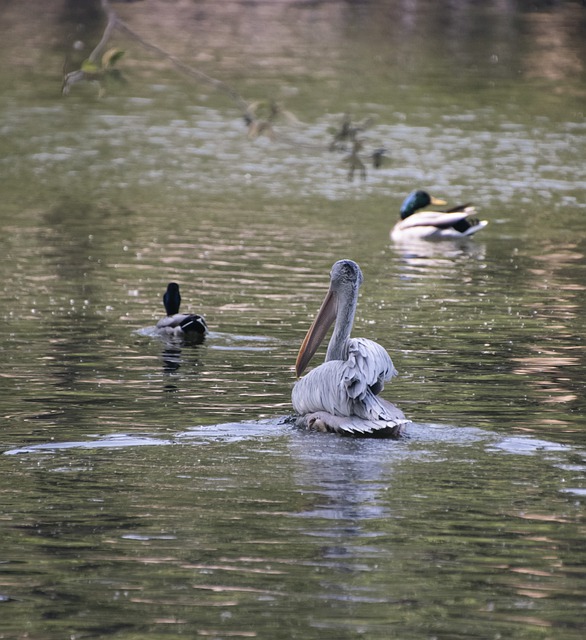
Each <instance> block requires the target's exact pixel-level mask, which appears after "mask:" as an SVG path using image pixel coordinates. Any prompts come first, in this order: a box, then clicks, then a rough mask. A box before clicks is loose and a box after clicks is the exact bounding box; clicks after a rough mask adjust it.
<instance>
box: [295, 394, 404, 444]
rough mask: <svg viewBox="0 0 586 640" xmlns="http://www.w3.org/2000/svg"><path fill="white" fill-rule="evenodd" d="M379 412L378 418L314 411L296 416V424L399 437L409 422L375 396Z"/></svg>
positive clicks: (305, 427) (350, 432) (309, 427)
mask: <svg viewBox="0 0 586 640" xmlns="http://www.w3.org/2000/svg"><path fill="white" fill-rule="evenodd" d="M376 400H377V402H378V403H379V405H380V408H381V412H380V415H379V417H378V418H371V419H366V418H361V417H359V416H356V415H353V416H336V415H333V414H331V413H328V412H327V411H316V412H314V413H308V414H306V415H303V416H299V417H298V418H297V426H298V427H302V428H304V429H309V430H312V431H329V432H331V433H339V434H340V435H345V436H358V437H363V438H364V437H366V438H394V439H397V438H400V437H401V435H402V434H403V428H404V426H405V425H406V424H408V423H409V422H410V420H408V419H407V418H406V417H405V415H404V414H403V412H402V411H401V410H400V409H399V408H398V407H396V406H395V405H394V404H392V403H391V402H388V401H387V400H383V399H382V398H376Z"/></svg>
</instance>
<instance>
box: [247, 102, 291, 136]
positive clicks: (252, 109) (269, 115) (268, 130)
mask: <svg viewBox="0 0 586 640" xmlns="http://www.w3.org/2000/svg"><path fill="white" fill-rule="evenodd" d="M279 116H284V117H285V118H286V119H287V120H288V121H289V122H295V123H297V122H299V120H297V118H296V117H295V116H294V115H293V114H292V113H291V112H290V111H286V110H285V109H283V107H282V106H281V105H280V104H278V103H277V102H275V101H274V100H269V101H266V100H260V101H257V102H251V103H250V104H249V105H247V107H246V110H245V111H244V122H245V124H246V126H247V127H248V137H249V138H250V139H251V140H253V139H255V138H258V136H260V135H263V134H264V135H266V136H268V137H269V138H270V139H271V140H274V138H275V132H274V130H273V122H275V120H277V118H278V117H279Z"/></svg>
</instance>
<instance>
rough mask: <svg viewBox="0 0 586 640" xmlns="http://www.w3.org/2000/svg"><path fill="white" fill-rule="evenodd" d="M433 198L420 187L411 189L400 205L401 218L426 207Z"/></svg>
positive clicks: (403, 218)
mask: <svg viewBox="0 0 586 640" xmlns="http://www.w3.org/2000/svg"><path fill="white" fill-rule="evenodd" d="M433 200H434V199H433V198H432V197H431V196H430V195H429V193H427V191H423V190H421V189H417V190H416V191H412V192H411V193H410V194H409V195H408V196H407V197H406V198H405V200H403V204H402V205H401V219H402V220H405V218H408V217H409V216H410V215H413V214H414V213H415V212H416V211H417V210H418V209H423V207H427V206H428V205H430V204H431V203H432V202H433Z"/></svg>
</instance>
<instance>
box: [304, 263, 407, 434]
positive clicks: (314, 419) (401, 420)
mask: <svg viewBox="0 0 586 640" xmlns="http://www.w3.org/2000/svg"><path fill="white" fill-rule="evenodd" d="M362 280H363V277H362V271H361V270H360V267H359V266H358V265H357V264H356V263H355V262H353V261H352V260H339V261H338V262H336V263H335V264H334V266H333V267H332V271H331V273H330V288H329V291H328V293H327V295H326V297H325V299H324V301H323V303H322V305H321V307H320V310H319V311H318V314H317V316H316V317H315V320H314V321H313V324H312V325H311V327H310V328H309V331H308V332H307V335H306V336H305V339H304V340H303V343H302V345H301V348H300V349H299V355H298V356H297V362H296V364H295V371H296V373H297V376H298V377H299V376H300V375H301V374H302V373H303V372H304V371H305V368H306V367H307V365H308V364H309V361H310V360H311V358H312V357H313V355H314V354H315V352H316V351H317V348H318V347H319V345H320V344H321V342H322V340H323V339H324V337H325V335H326V333H327V331H328V329H329V327H330V326H331V325H332V324H333V323H334V321H335V326H334V331H333V333H332V337H331V339H330V342H329V345H328V350H327V353H326V360H325V362H324V363H323V364H321V365H319V366H318V367H316V368H315V369H312V370H311V371H310V372H309V373H308V374H307V375H305V376H303V378H300V379H299V380H298V381H297V382H296V383H295V386H294V387H293V393H292V403H293V408H294V409H295V411H296V412H297V414H298V415H299V417H298V419H297V424H298V425H299V426H303V427H306V428H309V429H314V430H318V431H333V432H336V433H341V434H346V435H360V436H378V437H398V436H399V435H400V434H401V430H402V427H403V425H404V424H406V423H407V422H409V420H407V419H406V418H405V416H404V415H403V412H402V411H401V410H400V409H398V408H397V407H395V405H393V404H391V403H390V402H387V401H386V400H383V399H382V398H380V397H379V396H378V394H379V393H380V392H381V391H382V390H383V386H384V383H385V382H388V381H389V380H390V379H391V378H392V377H393V376H394V375H397V370H396V369H395V367H394V366H393V362H392V360H391V358H390V357H389V354H388V353H387V352H386V351H385V349H384V348H383V347H381V345H380V344H377V343H376V342H373V341H372V340H367V339H366V338H351V337H350V332H351V331H352V325H353V324H354V314H355V313H356V304H357V302H358V289H359V288H360V285H361V284H362Z"/></svg>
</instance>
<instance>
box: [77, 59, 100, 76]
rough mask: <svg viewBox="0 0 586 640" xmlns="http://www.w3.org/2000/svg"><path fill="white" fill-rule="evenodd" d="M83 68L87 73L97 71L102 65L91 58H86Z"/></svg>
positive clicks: (82, 64)
mask: <svg viewBox="0 0 586 640" xmlns="http://www.w3.org/2000/svg"><path fill="white" fill-rule="evenodd" d="M81 70H82V71H84V72H85V73H97V72H98V71H99V70H100V67H98V65H97V64H96V63H95V62H91V61H90V60H84V61H83V62H82V63H81Z"/></svg>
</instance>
